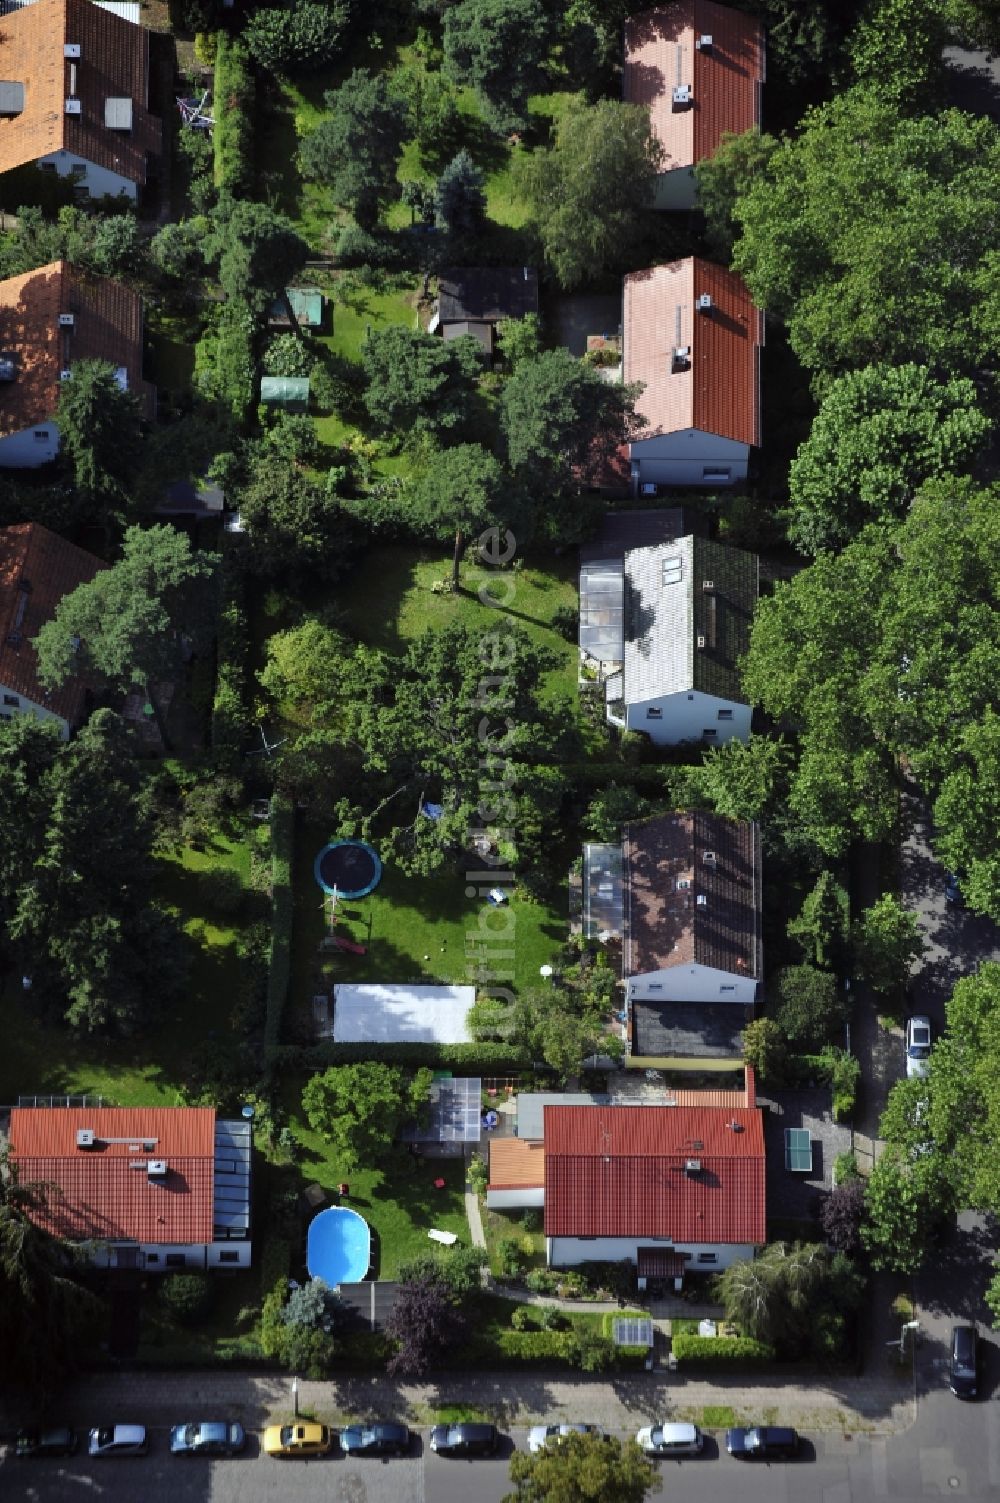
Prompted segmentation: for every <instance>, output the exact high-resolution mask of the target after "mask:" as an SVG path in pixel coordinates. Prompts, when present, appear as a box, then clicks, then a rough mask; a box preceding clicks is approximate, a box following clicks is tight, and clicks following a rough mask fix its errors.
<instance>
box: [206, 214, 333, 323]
mask: <svg viewBox="0 0 1000 1503" xmlns="http://www.w3.org/2000/svg"><path fill="white" fill-rule="evenodd" d="M206 254H207V256H208V258H209V260H213V261H217V262H218V267H219V283H220V285H221V287H222V290H223V292H225V294H226V296H227V297H228V298H231V299H234V300H236V301H239V302H243V303H246V304H247V305H248V306H249V307H250V308H252V310H253V311H254V313H255V314H256V316H257V317H258V318H262V317H263V316H264V315H265V314H266V313H267V310H268V308H269V306H270V304H271V302H272V300H273V299H274V298H276V297H280V298H282V300H283V301H284V303H285V307H286V311H287V313H288V317H289V321H290V322H291V323H292V325H293V326H296V320H295V314H294V312H293V310H292V308H291V305H290V303H289V300H288V296H287V292H286V289H287V287H288V286H289V285H290V284H291V283H292V282H293V281H294V280H295V277H296V276H297V274H298V273H299V272H300V271H301V270H302V267H303V265H304V263H305V259H306V257H307V256H308V254H309V247H308V245H307V244H306V242H305V241H304V240H303V239H302V236H301V235H300V234H299V233H298V231H297V230H296V229H295V228H294V227H293V225H292V224H291V223H290V222H289V220H287V219H286V218H285V216H284V215H283V214H279V213H277V212H276V211H275V210H274V209H272V208H270V207H269V205H267V204H262V203H256V202H253V201H251V200H249V199H239V198H237V199H231V198H226V199H224V200H223V201H222V202H221V203H220V205H219V207H218V209H217V211H216V215H215V220H214V224H213V228H212V232H211V234H210V236H209V239H208V242H207V244H206Z"/></svg>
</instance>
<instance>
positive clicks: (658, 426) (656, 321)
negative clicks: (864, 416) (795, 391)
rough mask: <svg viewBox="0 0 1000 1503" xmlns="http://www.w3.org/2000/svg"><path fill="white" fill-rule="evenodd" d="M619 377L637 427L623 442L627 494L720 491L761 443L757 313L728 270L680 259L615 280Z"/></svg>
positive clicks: (739, 475)
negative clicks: (619, 299) (620, 302)
mask: <svg viewBox="0 0 1000 1503" xmlns="http://www.w3.org/2000/svg"><path fill="white" fill-rule="evenodd" d="M622 326H623V330H624V336H623V337H624V350H623V378H624V380H625V381H626V382H628V383H632V382H635V383H638V384H639V385H641V387H642V392H641V394H640V396H639V399H638V401H637V402H636V412H637V413H639V414H640V415H641V416H642V417H644V418H645V419H646V426H645V427H644V428H642V429H641V430H640V431H639V433H638V434H637V436H636V438H635V439H633V440H632V442H631V443H630V444H629V462H630V469H631V480H632V490H633V494H637V495H645V494H651V493H655V491H656V490H657V489H658V488H659V487H661V486H683V487H706V488H709V489H716V490H718V489H722V488H725V487H727V486H730V485H736V484H737V483H739V482H740V481H743V480H745V479H746V477H747V468H748V465H749V461H750V451H751V450H752V449H754V448H756V447H759V446H760V442H761V396H760V352H761V348H762V346H763V344H764V315H763V313H762V312H761V311H760V309H759V308H755V307H754V305H753V303H752V301H751V299H750V294H749V292H748V291H747V289H746V287H745V285H744V283H743V282H742V280H741V279H740V278H739V277H738V276H737V275H736V274H735V272H731V271H726V270H725V269H724V268H723V267H721V266H714V265H713V264H712V263H711V262H710V261H702V260H700V259H699V258H698V257H695V256H689V257H688V258H687V259H686V260H684V261H671V262H669V263H668V264H667V265H664V266H654V267H652V268H650V269H649V270H648V271H634V272H630V273H629V275H628V276H627V277H626V278H625V285H624V306H623V314H622Z"/></svg>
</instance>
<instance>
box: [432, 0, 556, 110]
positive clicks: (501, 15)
mask: <svg viewBox="0 0 1000 1503" xmlns="http://www.w3.org/2000/svg"><path fill="white" fill-rule="evenodd" d="M556 24H557V23H556V16H555V12H554V9H553V7H552V6H551V5H549V4H546V3H545V0H459V3H458V4H457V5H452V6H450V7H449V8H448V9H447V10H446V11H445V13H444V66H445V71H446V73H447V74H448V76H449V77H450V78H451V79H453V80H454V82H455V83H457V84H460V85H466V84H469V85H471V86H472V87H473V88H474V89H476V90H478V92H479V93H480V95H481V96H482V98H483V101H484V103H485V105H486V113H487V118H488V119H489V121H490V123H491V124H492V125H493V126H494V127H495V128H496V129H497V130H498V131H500V132H501V133H506V132H508V131H513V130H520V129H521V128H522V127H523V126H524V125H525V124H526V122H527V117H528V96H529V95H530V94H535V93H539V92H540V91H541V90H542V89H543V88H544V85H545V67H544V64H545V59H546V55H547V53H548V50H549V48H550V46H551V44H552V40H553V38H554V35H555V30H556Z"/></svg>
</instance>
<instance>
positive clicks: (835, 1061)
mask: <svg viewBox="0 0 1000 1503" xmlns="http://www.w3.org/2000/svg"><path fill="white" fill-rule="evenodd" d="M823 1059H824V1062H825V1063H826V1066H827V1068H828V1070H829V1076H830V1090H831V1092H832V1095H833V1106H832V1110H833V1120H834V1122H842V1121H843V1120H844V1118H845V1117H849V1116H850V1115H851V1113H852V1112H853V1110H854V1105H855V1102H856V1100H857V1095H858V1082H859V1081H860V1079H861V1061H860V1060H857V1059H855V1058H854V1055H853V1054H849V1053H848V1052H847V1050H846V1049H834V1048H832V1047H831V1048H829V1049H824V1050H823Z"/></svg>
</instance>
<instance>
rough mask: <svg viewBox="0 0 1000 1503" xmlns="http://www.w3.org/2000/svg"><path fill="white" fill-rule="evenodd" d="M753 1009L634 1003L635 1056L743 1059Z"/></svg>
mask: <svg viewBox="0 0 1000 1503" xmlns="http://www.w3.org/2000/svg"><path fill="white" fill-rule="evenodd" d="M752 1017H753V1008H752V1007H741V1006H739V1004H738V1003H734V1002H645V1001H642V1002H640V1001H633V1003H632V1053H633V1055H637V1056H638V1057H639V1058H653V1059H655V1058H657V1057H663V1056H668V1055H673V1056H674V1057H675V1058H677V1059H732V1060H742V1058H743V1041H742V1034H743V1030H744V1028H745V1027H746V1026H747V1023H749V1022H750V1021H751V1019H752Z"/></svg>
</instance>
